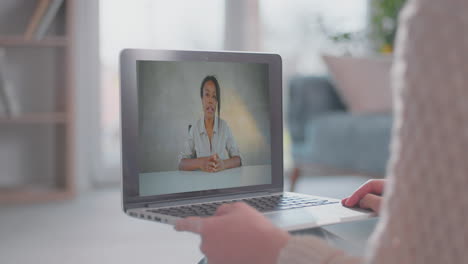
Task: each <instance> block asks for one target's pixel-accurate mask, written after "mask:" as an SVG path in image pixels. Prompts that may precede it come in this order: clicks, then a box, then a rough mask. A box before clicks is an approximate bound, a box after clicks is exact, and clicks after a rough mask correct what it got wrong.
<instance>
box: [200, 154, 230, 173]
mask: <svg viewBox="0 0 468 264" xmlns="http://www.w3.org/2000/svg"><path fill="white" fill-rule="evenodd" d="M200 169H201V170H202V171H205V172H218V171H222V170H224V169H225V166H224V161H223V160H222V159H220V158H219V156H218V154H216V153H215V154H213V155H211V156H209V157H205V158H204V160H203V162H202V166H201V168H200Z"/></svg>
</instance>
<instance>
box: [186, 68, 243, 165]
mask: <svg viewBox="0 0 468 264" xmlns="http://www.w3.org/2000/svg"><path fill="white" fill-rule="evenodd" d="M200 97H201V101H202V107H203V115H204V116H203V118H201V119H199V120H198V121H197V122H196V123H195V124H194V125H193V126H192V127H190V128H189V135H188V138H187V142H186V143H185V149H184V151H183V152H182V153H180V155H179V170H185V171H192V170H202V171H206V172H218V171H222V170H225V169H230V168H235V167H239V166H241V164H242V163H241V157H240V153H239V148H238V146H237V143H236V141H235V140H234V137H233V136H232V132H231V129H230V128H229V126H228V124H227V123H226V122H225V121H224V120H222V119H221V118H220V110H221V100H220V99H221V91H220V87H219V83H218V80H217V79H216V77H214V76H206V77H205V78H204V79H203V81H202V83H201V86H200ZM216 111H218V116H217V117H216ZM226 152H227V155H226Z"/></svg>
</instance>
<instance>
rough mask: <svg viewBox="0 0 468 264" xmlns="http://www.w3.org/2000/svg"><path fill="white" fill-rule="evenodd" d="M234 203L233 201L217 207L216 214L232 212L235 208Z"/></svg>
mask: <svg viewBox="0 0 468 264" xmlns="http://www.w3.org/2000/svg"><path fill="white" fill-rule="evenodd" d="M232 205H233V204H232V203H226V204H222V205H220V206H219V207H218V209H216V212H215V215H216V216H220V215H225V214H227V213H229V212H231V211H232V210H233V209H234V207H233V206H232Z"/></svg>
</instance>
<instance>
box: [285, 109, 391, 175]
mask: <svg viewBox="0 0 468 264" xmlns="http://www.w3.org/2000/svg"><path fill="white" fill-rule="evenodd" d="M391 127H392V117H391V115H390V114H359V115H358V114H355V115H351V114H349V113H342V112H331V113H328V114H324V115H322V116H320V117H318V118H316V119H314V120H313V121H311V122H309V123H308V124H307V129H306V134H305V143H304V144H302V145H294V146H293V157H294V159H295V162H296V163H305V164H320V165H324V166H329V167H331V168H337V169H343V170H346V171H354V172H357V173H359V172H361V173H363V174H368V175H375V176H384V175H385V170H386V164H387V161H388V158H389V143H390V134H391Z"/></svg>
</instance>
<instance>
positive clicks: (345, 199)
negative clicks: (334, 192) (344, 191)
mask: <svg viewBox="0 0 468 264" xmlns="http://www.w3.org/2000/svg"><path fill="white" fill-rule="evenodd" d="M348 198H349V197H346V198H343V199H342V200H341V205H346V201H347V200H348Z"/></svg>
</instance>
